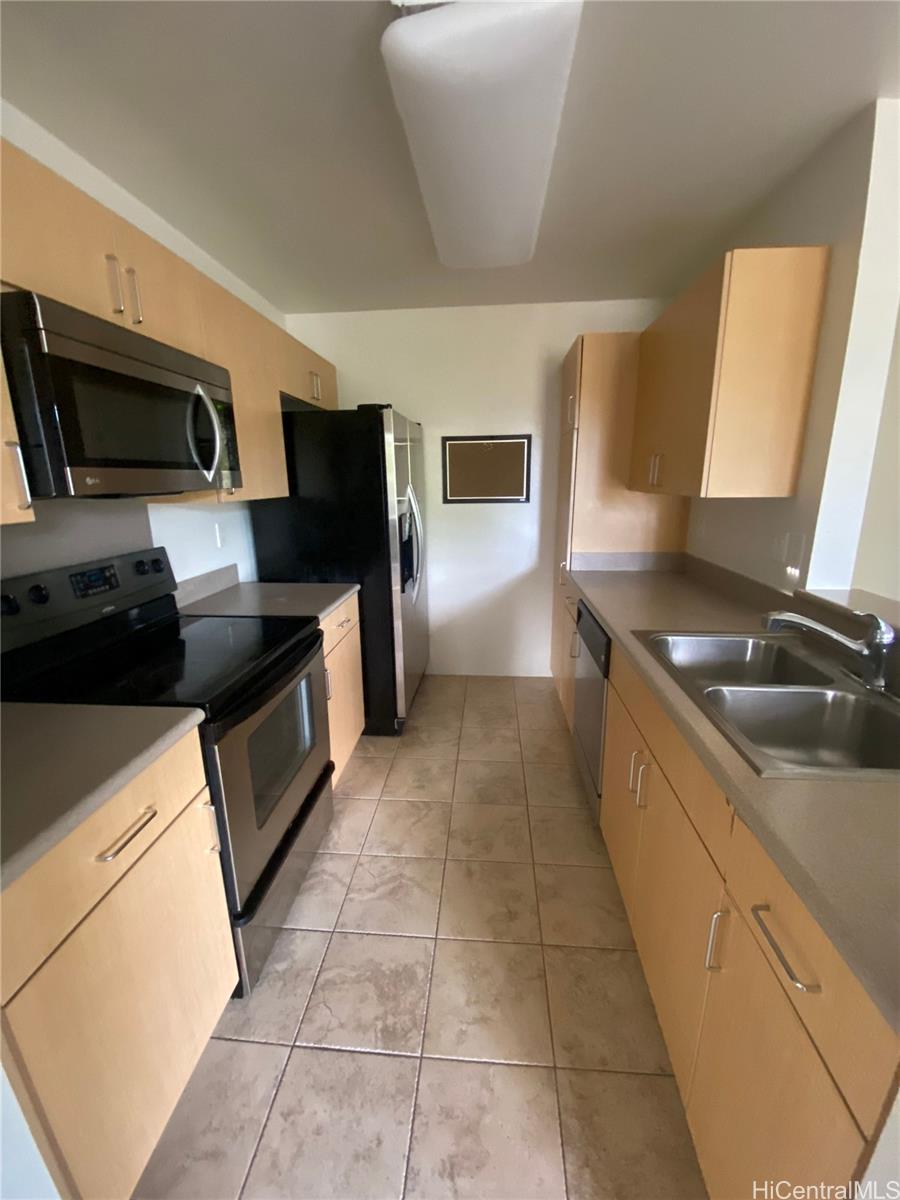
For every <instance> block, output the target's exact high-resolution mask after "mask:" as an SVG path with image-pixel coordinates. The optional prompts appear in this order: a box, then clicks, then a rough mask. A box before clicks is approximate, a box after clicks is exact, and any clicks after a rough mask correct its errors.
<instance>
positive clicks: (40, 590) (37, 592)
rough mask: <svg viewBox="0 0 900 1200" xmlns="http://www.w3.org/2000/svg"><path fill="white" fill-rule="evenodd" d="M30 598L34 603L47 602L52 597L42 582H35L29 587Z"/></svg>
mask: <svg viewBox="0 0 900 1200" xmlns="http://www.w3.org/2000/svg"><path fill="white" fill-rule="evenodd" d="M28 599H29V600H30V601H31V603H32V604H46V603H47V601H48V600H49V599H50V593H49V592H48V591H47V589H46V588H45V587H44V585H43V584H42V583H33V584H32V585H31V587H30V588H29V589H28Z"/></svg>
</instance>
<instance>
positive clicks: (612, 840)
mask: <svg viewBox="0 0 900 1200" xmlns="http://www.w3.org/2000/svg"><path fill="white" fill-rule="evenodd" d="M650 761H651V760H650V753H649V751H648V750H647V743H646V742H645V741H644V739H643V738H642V737H641V735H640V733H639V732H638V729H637V726H636V725H635V723H634V722H633V721H632V719H631V717H630V716H629V715H628V713H627V712H626V710H625V705H624V704H623V703H622V701H621V700H620V699H619V696H618V693H617V692H616V690H615V688H613V687H611V686H610V687H609V688H608V689H607V693H606V733H605V740H604V749H603V777H602V780H601V784H602V786H601V793H600V794H601V800H600V828H601V829H602V831H603V840H604V841H605V842H606V848H607V850H608V851H609V858H610V861H611V863H612V865H613V870H614V872H615V875H616V881H617V883H618V885H619V891H620V892H621V893H622V899H623V900H624V902H625V909H626V911H627V913H628V915H629V917H630V918H631V920H632V922H634V915H635V895H636V887H637V867H638V852H639V850H640V845H641V824H642V822H643V816H644V810H643V808H642V807H641V800H642V798H643V796H644V795H645V792H644V788H645V786H646V784H645V782H644V781H645V777H646V772H647V770H648V769H649V764H650ZM639 781H640V786H641V795H640V796H639V795H638V783H639Z"/></svg>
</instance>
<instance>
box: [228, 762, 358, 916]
mask: <svg viewBox="0 0 900 1200" xmlns="http://www.w3.org/2000/svg"><path fill="white" fill-rule="evenodd" d="M333 774H334V763H333V762H330V761H329V762H327V763H326V764H325V766H324V767H323V768H322V773H321V774H320V775H319V778H318V779H317V780H316V782H315V784H314V785H313V789H312V791H311V792H310V793H309V795H308V796H307V797H306V799H305V800H304V802H303V807H302V808H301V809H300V811H299V812H298V813H297V815H296V817H294V819H293V821H292V822H291V823H290V825H288V827H287V829H286V830H285V834H284V837H283V838H282V839H281V841H280V842H279V843H278V845H277V846H276V847H275V849H274V851H273V852H272V856H271V858H270V859H269V861H268V862H267V863H266V865H265V867H264V868H263V872H262V874H261V875H260V877H259V879H257V881H256V883H255V884H254V885H253V890H252V891H251V892H250V895H249V896H248V897H247V903H246V904H245V905H244V907H243V908H241V909H239V910H238V912H236V913H232V914H231V924H232V925H233V926H234V927H235V928H236V929H240V928H241V926H243V925H249V923H250V922H251V921H252V920H253V918H254V917H255V916H256V914H257V913H258V912H259V909H260V905H261V904H262V902H263V900H265V898H266V896H267V895H268V892H269V889H270V888H271V886H272V884H273V883H274V882H275V878H276V876H277V875H278V872H279V871H280V870H281V867H282V864H283V863H284V860H285V859H286V858H287V856H288V855H289V854H290V852H291V850H292V849H293V847H294V843H295V842H296V840H297V838H298V837H299V836H300V834H301V833H302V832H303V826H304V825H305V824H306V821H307V818H308V817H309V814H310V813H311V812H312V810H313V809H314V808H315V806H316V804H317V803H318V802H319V797H320V796H321V795H322V792H323V791H324V790H325V785H326V784H327V783H328V781H329V779H330V778H331V776H332V775H333Z"/></svg>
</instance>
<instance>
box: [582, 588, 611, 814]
mask: <svg viewBox="0 0 900 1200" xmlns="http://www.w3.org/2000/svg"><path fill="white" fill-rule="evenodd" d="M611 645H612V643H611V642H610V638H609V634H608V633H607V632H606V630H605V629H604V628H603V626H602V625H601V624H600V622H599V621H598V620H597V618H596V617H595V616H594V615H593V613H592V612H591V611H590V609H589V608H588V607H587V605H586V604H585V603H584V601H583V600H579V601H578V615H577V618H576V623H575V647H574V648H575V659H576V662H575V757H576V759H577V761H578V766H579V768H580V769H581V773H582V775H583V776H584V782H585V785H586V786H587V788H588V790H589V791H590V792H591V794H592V795H594V796H597V797H599V796H600V779H601V775H602V772H603V725H604V715H605V711H606V680H607V676H608V675H609V651H610V646H611Z"/></svg>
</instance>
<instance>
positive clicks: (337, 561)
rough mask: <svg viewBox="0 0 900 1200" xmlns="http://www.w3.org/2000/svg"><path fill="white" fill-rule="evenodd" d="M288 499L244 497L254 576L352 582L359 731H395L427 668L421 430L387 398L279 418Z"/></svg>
mask: <svg viewBox="0 0 900 1200" xmlns="http://www.w3.org/2000/svg"><path fill="white" fill-rule="evenodd" d="M284 437H285V448H286V451H287V462H288V478H289V484H290V492H291V495H290V497H289V498H288V499H286V500H260V501H255V502H253V503H251V504H250V512H251V517H252V521H253V537H254V542H255V544H256V559H257V567H258V570H259V578H260V579H261V580H265V581H285V580H286V581H297V582H324V581H336V582H341V583H359V585H360V615H361V620H360V629H361V635H362V652H363V687H364V692H365V704H366V732H367V733H372V734H393V733H396V732H398V731H399V730H400V729H401V728H402V726H403V722H404V720H405V719H406V715H407V713H408V711H409V706H410V705H411V703H412V700H413V697H414V696H415V694H416V689H417V688H418V686H419V683H420V681H421V678H422V675H423V674H424V672H425V668H426V667H427V665H428V575H427V570H426V532H425V520H424V501H425V458H424V448H423V442H422V426H421V425H420V424H419V423H418V422H417V421H410V420H408V419H407V418H406V417H404V416H401V415H400V413H398V412H395V410H394V409H393V408H391V407H390V406H389V405H374V404H373V405H362V406H361V407H359V408H357V409H347V410H340V411H337V412H325V411H322V410H305V411H302V412H290V413H285V414H284Z"/></svg>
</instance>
